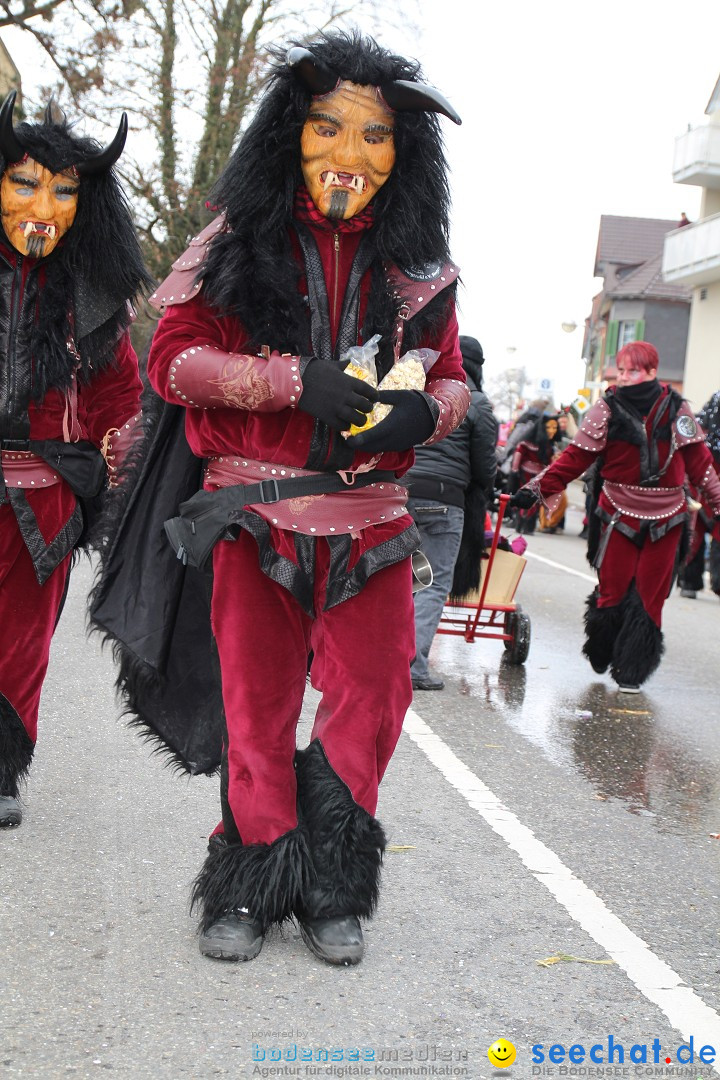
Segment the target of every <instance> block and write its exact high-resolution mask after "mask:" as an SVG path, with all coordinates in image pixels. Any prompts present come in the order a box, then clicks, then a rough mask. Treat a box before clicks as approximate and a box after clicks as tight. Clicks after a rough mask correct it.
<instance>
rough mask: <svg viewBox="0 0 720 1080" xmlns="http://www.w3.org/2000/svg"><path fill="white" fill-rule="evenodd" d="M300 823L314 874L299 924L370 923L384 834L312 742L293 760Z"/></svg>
mask: <svg viewBox="0 0 720 1080" xmlns="http://www.w3.org/2000/svg"><path fill="white" fill-rule="evenodd" d="M295 767H296V775H297V785H298V820H299V821H300V824H301V826H302V828H303V829H304V830H305V832H306V834H307V837H308V844H309V848H310V855H311V858H312V863H313V868H314V871H315V880H314V882H313V884H312V887H311V888H310V889H308V890H307V891H306V892H305V893H304V894H303V900H302V904H301V905H300V906H299V907H298V908H297V915H298V916H299V917H300V918H303V917H305V918H309V919H332V918H337V917H338V916H342V915H356V916H357V917H358V918H365V919H368V918H370V916H371V915H372V913H373V912H374V910H375V908H376V907H377V902H378V896H379V892H380V867H381V865H382V857H383V852H384V850H385V833H384V832H383V829H382V826H381V825H380V822H379V821H377V819H376V818H374V817H372V816H371V815H370V814H368V812H367V810H364V809H363V808H362V807H361V806H358V804H357V803H356V802H355V800H354V799H353V797H352V794H351V793H350V789H349V788H348V786H347V784H345V783H344V782H343V781H342V780H341V779H340V777H339V776H338V774H337V773H336V772H335V770H334V769H333V767H332V766H331V764H330V762H329V761H328V759H327V757H326V755H325V751H324V749H323V747H322V743H321V742H320V740H319V739H314V740H313V742H312V743H311V744H310V746H309V747H308V748H307V750H298V752H297V755H296V758H295Z"/></svg>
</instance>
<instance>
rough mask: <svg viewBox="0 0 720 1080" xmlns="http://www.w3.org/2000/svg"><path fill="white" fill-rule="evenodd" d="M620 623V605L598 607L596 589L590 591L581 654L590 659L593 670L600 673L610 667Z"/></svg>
mask: <svg viewBox="0 0 720 1080" xmlns="http://www.w3.org/2000/svg"><path fill="white" fill-rule="evenodd" d="M621 624H622V611H621V607H620V605H619V604H618V605H616V606H615V607H604V608H599V607H598V606H597V589H596V590H595V592H593V593H590V595H589V596H588V598H587V601H586V606H585V634H586V640H585V644H584V645H583V649H582V651H583V656H586V657H587V658H588V660H589V661H590V664H591V667H592V669H593V671H597V673H598V675H602V674H603V672H604V671H607V669H608V668H609V667H610V662H611V660H612V658H613V649H614V648H615V638H616V637H617V634H618V631H619V630H620V626H621Z"/></svg>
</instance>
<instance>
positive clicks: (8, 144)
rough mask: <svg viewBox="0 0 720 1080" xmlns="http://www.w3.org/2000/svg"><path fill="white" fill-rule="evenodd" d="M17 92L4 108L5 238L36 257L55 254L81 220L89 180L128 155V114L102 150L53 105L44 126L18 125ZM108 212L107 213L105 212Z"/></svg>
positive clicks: (0, 128) (0, 196)
mask: <svg viewBox="0 0 720 1080" xmlns="http://www.w3.org/2000/svg"><path fill="white" fill-rule="evenodd" d="M15 98H16V93H15V91H13V92H12V93H11V94H9V95H8V97H7V98H6V99H5V101H4V103H3V105H2V108H0V155H2V158H3V161H4V165H5V167H4V169H3V172H2V182H0V211H1V214H2V226H3V231H4V233H5V236H6V237H7V239H8V240H9V241H10V243H11V244H12V246H13V247H14V248H15V250H16V251H19V252H20V254H21V255H28V256H30V258H34V259H42V258H45V257H46V256H48V255H50V254H51V252H53V251H54V250H55V248H56V247H57V245H58V244H59V243H60V241H61V240H62V239H63V237H64V236H65V235H66V234H67V232H68V231H69V230H70V228H71V227H72V225H73V223H74V222H75V218H76V215H77V212H78V206H79V200H80V189H81V185H82V183H83V178H84V177H88V176H96V177H99V176H101V174H106V173H108V172H109V170H110V168H111V167H112V165H114V163H115V162H116V161H117V159H118V158H119V157H120V154H121V153H122V150H123V147H124V145H125V139H126V137H127V116H126V114H125V113H123V115H122V119H121V121H120V125H119V127H118V130H117V133H116V135H115V138H114V139H113V141H112V142H111V143H110V145H109V146H107V147H105V148H104V149H97V146H96V144H95V143H93V142H91V141H90V140H89V139H83V138H79V137H77V136H75V135H73V134H71V133H70V130H69V128H68V126H67V124H66V122H65V118H64V117H63V116H62V113H61V112H60V110H58V109H57V107H56V106H54V105H53V104H52V103H51V104H50V105H48V107H47V109H46V110H45V117H44V122H43V123H42V124H19V125H18V126H17V127H15V126H14V125H13V109H14V106H15ZM105 216H107V214H106V215H105Z"/></svg>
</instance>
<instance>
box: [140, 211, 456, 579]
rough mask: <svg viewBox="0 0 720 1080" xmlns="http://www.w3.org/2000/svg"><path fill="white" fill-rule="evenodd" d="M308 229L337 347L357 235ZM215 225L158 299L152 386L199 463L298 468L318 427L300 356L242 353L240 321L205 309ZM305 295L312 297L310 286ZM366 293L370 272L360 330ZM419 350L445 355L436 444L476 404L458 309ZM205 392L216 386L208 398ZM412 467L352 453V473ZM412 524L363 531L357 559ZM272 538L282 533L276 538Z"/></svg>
mask: <svg viewBox="0 0 720 1080" xmlns="http://www.w3.org/2000/svg"><path fill="white" fill-rule="evenodd" d="M324 220H325V219H323V221H324ZM306 224H308V225H309V227H310V228H311V229H312V232H313V236H314V238H315V241H316V243H317V246H318V250H319V253H320V257H321V260H322V265H323V271H324V275H325V280H326V285H327V291H328V300H329V309H330V317H331V330H332V338H333V344H334V341H335V337H336V334H337V331H338V323H339V317H340V308H341V305H342V300H343V296H344V293H345V287H346V283H347V279H348V275H349V272H350V268H351V266H352V263H353V258H354V256H355V253H356V251H357V248H358V244H359V242H360V237H361V231H360V230H358V231H351V232H346V231H340V232H336V231H335V230H334V229H333V227H332V225H331V223H329V222H328V223H327V226H324V225H323V224H318V223H317V222H315V221H310V222H307V223H306ZM219 227H222V226H221V225H220V226H218V224H216V223H213V224H212V225H211V226H209V227H208V228H207V229H206V230H205V232H204V234H201V236H200V237H198V238H197V239H196V241H194V244H195V245H197V246H195V247H194V248H193V245H191V248H190V249H189V251H188V252H186V253H185V255H184V256H182V257H181V258H180V259H179V260H177V261H176V263H175V264H174V267H175V271H176V273H175V274H174V275H171V276H170V278H168V279H167V282H166V283H164V285H162V286H161V287H160V289H158V291H157V293H156V296H155V303H156V304H161V305H162V306H165V307H166V312H165V314H164V316H163V318H162V319H161V321H160V323H159V325H158V328H157V330H156V333H155V337H154V339H153V346H152V349H151V352H150V356H149V359H148V376H149V379H150V382H151V383H152V385H153V387H154V388H155V390H156V391H157V392H158V393H159V394H160V395H161V397H164V398H165V399H166V400H168V401H172V402H175V403H177V404H183V405H186V406H187V415H186V434H187V439H188V443H189V445H190V448H191V449H192V451H193V453H195V454H197V455H198V456H199V457H215V456H226V455H228V456H233V455H234V456H238V455H241V456H243V457H246V458H248V459H252V460H254V461H267V462H272V463H274V464H278V465H289V466H294V467H297V468H302V467H303V465H304V464H305V462H306V461H307V459H308V454H309V451H310V444H311V438H312V434H313V428H314V420H313V417H311V416H309V415H308V414H307V413H304V412H302V411H300V410H298V409H297V402H298V400H299V397H300V395H301V393H302V375H301V371H300V365H299V363H298V360H297V357H293V356H290V355H280V354H279V353H277V352H275V353H272V354H271V355H270V357H269V358H263V357H259V356H256V355H248V354H244V353H243V349H245V348H248V343H249V339H248V334H247V332H246V331H245V329H244V327H243V326H242V324H241V323H240V322H239V320H238V319H236V318H233V317H219V316H218V314H217V312H216V311H214V310H213V309H212V308H211V307H210V306H209V305H208V304H207V303H206V301H205V299H204V297H203V295H202V291H201V290H198V289H196V288H194V287H193V285H192V281H193V277H194V274H195V273H196V271H197V268H198V267H197V263H199V262H200V261H201V258H202V254H203V252H202V250H201V245H203V244H206V243H207V242H208V241H209V240H210V239H211V238H212V235H213V233H214V232H215V231H217V230H218V228H219ZM195 252H198V254H195ZM296 256H297V258H298V261H300V262H301V258H300V254H299V249H296ZM301 265H302V263H301ZM183 278H184V279H185V281H184V284H183ZM451 280H452V279H451ZM300 288H301V290H302V291H303V292H305V293H306V292H307V286H306V282H305V281H304V280H302V281H301V283H300ZM369 288H370V274H369V273H366V274H365V276H364V278H363V280H362V282H361V286H360V310H359V319H358V324H359V325H360V326H362V322H363V316H364V314H365V310H366V308H367V300H368V293H369ZM415 288H418V286H415ZM173 301H175V302H173ZM421 345H423V346H426V347H428V348H432V349H434V350H435V351H438V352H439V353H440V356H439V357H438V359H437V361H436V362H435V364H434V366H433V367H432V369H431V371H430V373H429V376H428V379H427V382H426V387H425V392H426V394H428V395H430V396H431V397H432V398H434V400H435V402H436V403H437V411H438V414H439V418H440V422H439V423H438V425H437V428H436V432H435V433H434V435H433V437H432V439H435V438H437V437H438V436H440V437H441V436H443V435H445V434H447V433H449V431H451V430H453V429H454V428H455V427H456V426H457V425H458V424H459V423H460V422H461V421H462V419H463V417H464V415H465V413H466V411H467V405H468V404H469V400H470V396H469V393H468V391H467V389H466V387H465V374H464V370H463V367H462V356H461V353H460V348H459V343H458V327H457V319H456V316H455V311H454V307H453V305H452V304H450V303H449V304H448V314H447V320H446V322H445V325H444V327H443V329H442V331H441V332H440V333H439V334H438V335H436V336H434V338H433V340H428V341H424V342H422V343H421ZM199 381H202V385H199ZM208 384H213V385H214V390H212V391H211V393H210V395H209V396H208V391H207V385H208ZM193 395H195V396H194V397H193ZM203 395H204V397H203ZM440 428H442V430H439V429H440ZM429 441H432V440H429ZM413 460H414V452H413V451H412V450H408V451H404V452H402V453H386V454H383V455H382V456H380V457H379V458H378V455H371V454H367V453H356V454H355V456H354V459H353V461H352V463H351V465H350V466H349V468H350V470H356V469H358V468H361V467H362V466H367V465H368V463H370V462H372V463H373V465H374V467H375V468H377V469H382V470H388V471H393V472H395V473H396V475H398V476H401V475H402V474H403V473H405V472H406V471H407V469H408V468H409V467H410V466H411V464H412V462H413ZM326 498H329V499H332V498H333V496H332V495H328V496H326ZM411 524H412V519H411V518H410V517H409V515H407V514H403V515H402V516H401V517H398V518H396V519H395V520H394V521H392V523H387V524H385V523H383V524H382V525H373V526H371V527H369V528H364V529H362V531H361V535H360V537H358V538H357V539H359V540H360V545H359V549H358V551H357V552H355V553H354V556H353V559H351V561H354V559H355V558H357V557H358V556H359V553H361V552H362V551H363V550H365V549H366V547H367V546H375V545H376V544H378V543H380V542H382V541H383V540H386V539H389V538H390V537H391V536H393V535H396V534H398V533H399V532H402V531H403V530H405V529H407V528H409V527H410V525H411ZM273 531H274V533H275V534H277V533H278V532H279V531H280V530H273ZM354 535H355V534H354ZM292 539H293V538H292V537H285V538H283V537H280V536H277V535H274V536H273V539H272V545H273V547H275V549H276V550H279V549H280V548H283V549H284V547H285V546H286V545H289V544H290V542H291V541H292ZM288 550H290V547H289V546H288Z"/></svg>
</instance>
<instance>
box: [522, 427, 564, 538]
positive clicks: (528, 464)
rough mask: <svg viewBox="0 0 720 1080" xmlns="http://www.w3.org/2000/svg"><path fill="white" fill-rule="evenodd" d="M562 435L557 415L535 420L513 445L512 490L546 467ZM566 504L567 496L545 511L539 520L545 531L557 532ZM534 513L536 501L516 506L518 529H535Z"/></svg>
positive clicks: (535, 518) (536, 514) (524, 530)
mask: <svg viewBox="0 0 720 1080" xmlns="http://www.w3.org/2000/svg"><path fill="white" fill-rule="evenodd" d="M561 437H562V436H561V433H560V427H559V425H558V418H557V416H555V415H550V414H549V415H547V416H541V417H540V418H539V419H538V420H536V421H535V425H534V427H533V429H532V430H531V432H530V433H529V435H528V436H527V437H526V438H524V439H522V440H521V441H520V442H519V443H518V444H517V446H516V447H515V453H514V454H513V457H512V462H511V465H510V490H511V491H512V492H516V491H518V490H519V489H520V488H521V487H522V486H523V484H527V482H528V481H529V480H531V479H532V478H533V477H534V476H537V475H538V473H540V472H542V471H543V469H545V468H547V466H548V465H549V464H550V462H551V461H552V460H553V458H554V457H556V455H557V451H558V450H559V447H560V439H561ZM563 494H564V493H563ZM566 506H567V498H565V500H564V501H563V500H562V499H559V500H558V505H557V507H553V511H552V513H550V514H548V515H547V516H546V517H545V518H544V519H543V522H542V523H541V524H542V527H543V530H544V531H546V532H556V530H557V526H558V523H559V522H560V520H561V519H562V517H563V515H564V513H565V508H566ZM537 517H538V507H537V504H534V505H532V506H530V507H528V508H527V509H522V508H520V507H518V509H517V510H516V511H515V527H516V529H517V531H518V532H519V533H528V534H530V533H533V532H535V526H536V524H537Z"/></svg>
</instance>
